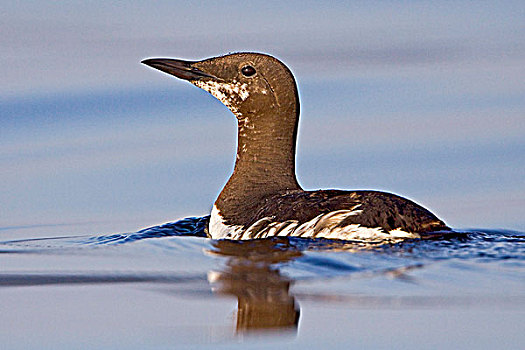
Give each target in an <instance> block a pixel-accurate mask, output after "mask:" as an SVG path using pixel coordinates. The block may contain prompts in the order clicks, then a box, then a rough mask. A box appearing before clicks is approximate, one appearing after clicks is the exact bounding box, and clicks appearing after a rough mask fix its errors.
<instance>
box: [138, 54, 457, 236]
mask: <svg viewBox="0 0 525 350" xmlns="http://www.w3.org/2000/svg"><path fill="white" fill-rule="evenodd" d="M143 63H144V64H146V65H149V66H151V67H153V68H156V69H159V70H161V71H164V72H166V73H168V74H171V75H174V76H176V77H178V78H181V79H184V80H187V81H189V82H190V83H192V84H194V85H195V86H197V87H199V88H201V89H203V90H205V91H208V92H209V93H211V94H212V95H213V96H215V97H216V98H217V99H218V100H220V101H221V102H222V103H223V104H224V105H225V106H226V107H228V108H229V109H230V111H231V112H232V113H233V114H234V115H235V116H236V118H237V129H238V130H237V137H238V142H237V156H236V161H235V168H234V171H233V174H232V175H231V177H230V179H229V180H228V182H227V183H226V185H225V186H224V188H223V190H222V191H221V193H220V194H219V196H218V198H217V200H216V201H215V204H214V206H213V210H212V213H211V218H210V224H209V228H208V232H209V235H210V237H211V238H214V239H258V238H267V237H273V236H294V237H307V238H328V239H344V240H374V241H375V240H396V239H404V238H420V237H424V236H425V235H428V234H430V233H433V232H436V231H443V230H445V231H446V230H449V228H448V227H447V226H446V225H445V224H444V223H443V222H442V221H441V220H439V219H438V218H437V217H436V216H435V215H434V214H432V213H431V212H429V211H428V210H426V209H424V208H423V207H421V206H420V205H418V204H416V203H414V202H412V201H410V200H408V199H405V198H402V197H399V196H397V195H394V194H390V193H385V192H377V191H343V190H318V191H305V190H303V189H302V188H301V186H300V185H299V183H298V182H297V179H296V175H295V149H296V139H297V127H298V121H299V96H298V93H297V86H296V83H295V79H294V77H293V75H292V73H291V71H290V70H289V69H288V68H287V67H286V66H285V65H284V64H283V63H282V62H280V61H279V60H277V59H276V58H274V57H272V56H268V55H265V54H259V53H236V54H230V55H225V56H219V57H214V58H210V59H206V60H202V61H182V60H174V59H165V58H162V59H148V60H145V61H143Z"/></svg>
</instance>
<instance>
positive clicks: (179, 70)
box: [141, 58, 216, 80]
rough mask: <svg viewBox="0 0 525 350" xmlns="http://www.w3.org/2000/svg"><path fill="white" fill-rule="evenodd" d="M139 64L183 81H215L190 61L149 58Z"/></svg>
mask: <svg viewBox="0 0 525 350" xmlns="http://www.w3.org/2000/svg"><path fill="white" fill-rule="evenodd" d="M141 63H144V64H145V65H147V66H150V67H153V68H155V69H158V70H160V71H163V72H164V73H168V74H171V75H174V76H176V77H177V78H180V79H184V80H198V79H202V78H213V79H216V77H214V76H213V75H211V74H208V73H206V72H203V71H202V70H200V69H198V68H196V67H194V66H193V64H195V63H196V62H192V61H183V60H174V59H171V58H149V59H147V60H144V61H142V62H141Z"/></svg>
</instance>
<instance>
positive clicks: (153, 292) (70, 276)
mask: <svg viewBox="0 0 525 350" xmlns="http://www.w3.org/2000/svg"><path fill="white" fill-rule="evenodd" d="M207 220H208V217H202V218H186V219H183V220H180V221H177V222H174V223H169V224H165V225H161V226H156V227H151V228H147V229H144V230H140V231H137V232H133V233H126V234H113V235H97V236H69V237H53V238H39V239H17V240H6V241H2V242H0V254H1V255H0V258H1V260H2V272H1V274H0V287H1V288H0V293H1V298H0V300H1V302H0V304H1V305H2V310H3V312H2V316H0V318H1V319H2V330H1V333H0V335H1V336H2V339H3V343H4V345H6V346H7V348H27V347H39V348H69V346H73V347H77V346H78V345H79V344H82V346H86V347H91V348H92V347H104V348H107V347H119V348H121V347H126V348H137V349H138V348H157V347H161V348H168V347H174V348H179V347H180V348H194V347H197V348H207V347H210V348H211V347H213V348H217V347H218V348H225V349H226V348H232V347H233V348H236V347H245V346H252V347H255V348H256V347H258V346H260V347H264V346H267V344H268V342H270V343H271V344H275V345H276V346H283V347H286V348H297V349H298V348H316V347H317V346H321V345H322V344H325V345H326V344H330V343H332V342H334V344H339V345H340V346H342V343H344V344H345V345H344V347H345V348H360V347H362V346H366V347H378V348H392V347H394V348H402V347H406V346H412V347H417V348H429V349H430V348H436V347H444V346H454V347H456V348H472V347H474V348H491V347H503V348H516V349H517V348H519V347H520V345H521V344H522V342H523V327H522V322H521V321H522V320H523V316H524V312H525V282H524V280H523V269H524V265H525V233H521V232H515V231H495V230H469V231H462V232H457V233H456V234H454V235H452V236H450V237H448V238H444V239H434V240H425V241H421V240H409V241H405V242H401V243H396V244H377V243H376V244H367V243H363V242H343V241H329V240H307V239H298V238H292V239H285V238H275V239H267V240H258V241H243V242H235V241H214V240H210V239H207V238H205V237H203V236H204V226H205V224H206V223H207ZM28 334H30V335H31V336H28ZM445 335H446V336H445ZM385 339H388V342H386V341H385Z"/></svg>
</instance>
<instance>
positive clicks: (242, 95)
mask: <svg viewBox="0 0 525 350" xmlns="http://www.w3.org/2000/svg"><path fill="white" fill-rule="evenodd" d="M191 83H192V84H193V85H195V86H197V87H200V88H201V89H203V90H204V91H208V92H209V93H210V94H212V95H213V96H215V98H217V99H218V100H219V101H221V102H222V103H223V104H224V105H225V106H226V107H228V109H230V110H231V111H232V112H233V113H234V114H235V115H237V114H238V113H239V110H238V108H237V107H236V104H235V103H234V102H236V101H237V100H241V101H244V100H246V99H247V98H248V97H249V96H250V93H249V91H248V84H246V83H240V82H236V81H234V82H233V83H221V82H217V81H213V80H193V81H191Z"/></svg>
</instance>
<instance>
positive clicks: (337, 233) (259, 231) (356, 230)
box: [209, 206, 421, 242]
mask: <svg viewBox="0 0 525 350" xmlns="http://www.w3.org/2000/svg"><path fill="white" fill-rule="evenodd" d="M358 207H359V206H356V207H354V208H352V209H349V210H337V211H333V212H330V213H327V214H320V215H318V216H316V217H315V218H313V219H312V220H310V221H307V222H305V223H303V224H299V222H298V221H297V220H288V221H283V222H276V221H273V220H272V218H270V217H265V218H262V219H260V220H258V221H257V222H255V223H254V224H253V225H251V226H250V227H248V228H244V227H243V226H240V225H234V226H229V225H226V224H225V223H224V220H223V218H222V215H221V213H220V212H219V210H218V209H217V207H215V206H213V210H212V212H211V218H210V226H209V233H210V235H211V238H213V239H233V240H249V239H261V238H268V237H276V236H279V237H303V238H325V239H341V240H351V241H366V242H376V241H399V240H402V239H406V238H421V236H420V235H419V234H417V233H409V232H405V231H403V230H401V229H400V228H397V229H395V230H391V231H388V232H387V231H385V230H383V229H382V228H381V227H364V226H361V225H359V224H351V225H345V226H339V224H340V223H341V221H343V220H344V219H345V218H347V217H349V216H352V215H357V214H359V213H360V212H361V211H360V210H359V209H358Z"/></svg>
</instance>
